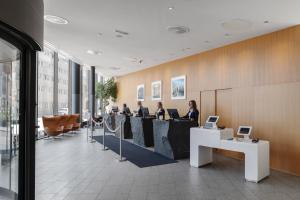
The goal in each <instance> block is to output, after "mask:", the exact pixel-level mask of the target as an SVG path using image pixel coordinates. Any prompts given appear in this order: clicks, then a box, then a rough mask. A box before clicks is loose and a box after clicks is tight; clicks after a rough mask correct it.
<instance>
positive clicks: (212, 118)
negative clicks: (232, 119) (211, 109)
mask: <svg viewBox="0 0 300 200" xmlns="http://www.w3.org/2000/svg"><path fill="white" fill-rule="evenodd" d="M218 120H219V116H209V117H208V118H207V120H206V122H207V123H215V124H217V123H218Z"/></svg>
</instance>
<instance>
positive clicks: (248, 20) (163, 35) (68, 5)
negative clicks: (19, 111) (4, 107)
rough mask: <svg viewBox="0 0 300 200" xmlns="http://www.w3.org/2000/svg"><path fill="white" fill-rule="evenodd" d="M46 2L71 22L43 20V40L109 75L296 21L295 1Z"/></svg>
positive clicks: (298, 6) (299, 10) (299, 9)
mask: <svg viewBox="0 0 300 200" xmlns="http://www.w3.org/2000/svg"><path fill="white" fill-rule="evenodd" d="M44 4H45V14H46V15H56V16H60V17H63V18H65V19H67V20H68V21H69V24H67V25H57V24H52V23H50V22H47V21H46V22H45V40H46V41H47V42H50V43H51V44H53V45H54V46H56V47H57V48H59V49H61V50H63V51H65V52H67V53H69V54H71V55H72V56H74V57H75V58H77V59H79V60H80V61H81V62H82V64H87V65H94V66H96V67H97V68H98V69H99V70H100V71H102V73H103V74H104V75H108V76H119V75H124V74H127V73H130V72H134V71H138V70H142V69H145V68H147V67H152V66H155V65H158V64H161V63H165V62H168V61H171V60H176V59H178V58H182V57H186V56H189V55H193V54H197V53H199V52H203V51H207V50H209V49H213V48H217V47H220V46H224V45H227V44H230V43H234V42H237V41H241V40H244V39H248V38H252V37H255V36H258V35H262V34H265V33H269V32H272V31H276V30H279V29H283V28H286V27H289V26H293V25H297V24H300V1H299V0H226V1H224V0H84V1H83V0H44ZM265 21H268V23H265ZM224 23H225V24H224ZM170 26H185V27H188V28H189V30H190V31H189V32H188V33H185V34H175V33H173V32H170V31H168V30H167V28H168V27H170ZM115 30H121V31H124V32H128V33H129V34H128V35H122V34H120V33H116V32H115ZM99 33H100V34H99ZM117 35H122V36H123V37H117ZM87 50H94V51H98V52H102V55H90V54H87Z"/></svg>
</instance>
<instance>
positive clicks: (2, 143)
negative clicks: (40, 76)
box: [0, 39, 20, 199]
mask: <svg viewBox="0 0 300 200" xmlns="http://www.w3.org/2000/svg"><path fill="white" fill-rule="evenodd" d="M19 85H20V51H19V50H18V49H17V48H15V47H14V46H13V45H11V44H9V43H7V42H5V41H4V40H2V39H0V199H17V193H18V168H19V163H18V161H19V158H18V155H19V93H20V87H19Z"/></svg>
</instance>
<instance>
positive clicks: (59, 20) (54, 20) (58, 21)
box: [44, 15, 69, 24]
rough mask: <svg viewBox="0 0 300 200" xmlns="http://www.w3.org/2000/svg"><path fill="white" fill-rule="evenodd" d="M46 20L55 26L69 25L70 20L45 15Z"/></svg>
mask: <svg viewBox="0 0 300 200" xmlns="http://www.w3.org/2000/svg"><path fill="white" fill-rule="evenodd" d="M44 20H46V21H48V22H51V23H53V24H68V23H69V22H68V20H66V19H64V18H62V17H58V16H54V15H45V16H44Z"/></svg>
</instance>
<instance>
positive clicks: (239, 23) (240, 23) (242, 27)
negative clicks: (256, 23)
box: [221, 19, 252, 32]
mask: <svg viewBox="0 0 300 200" xmlns="http://www.w3.org/2000/svg"><path fill="white" fill-rule="evenodd" d="M221 26H222V27H223V28H224V29H226V30H227V31H230V32H232V31H235V32H240V31H246V30H249V29H250V28H251V27H252V23H251V22H250V21H248V20H244V19H232V20H229V21H226V22H224V23H222V24H221Z"/></svg>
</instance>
